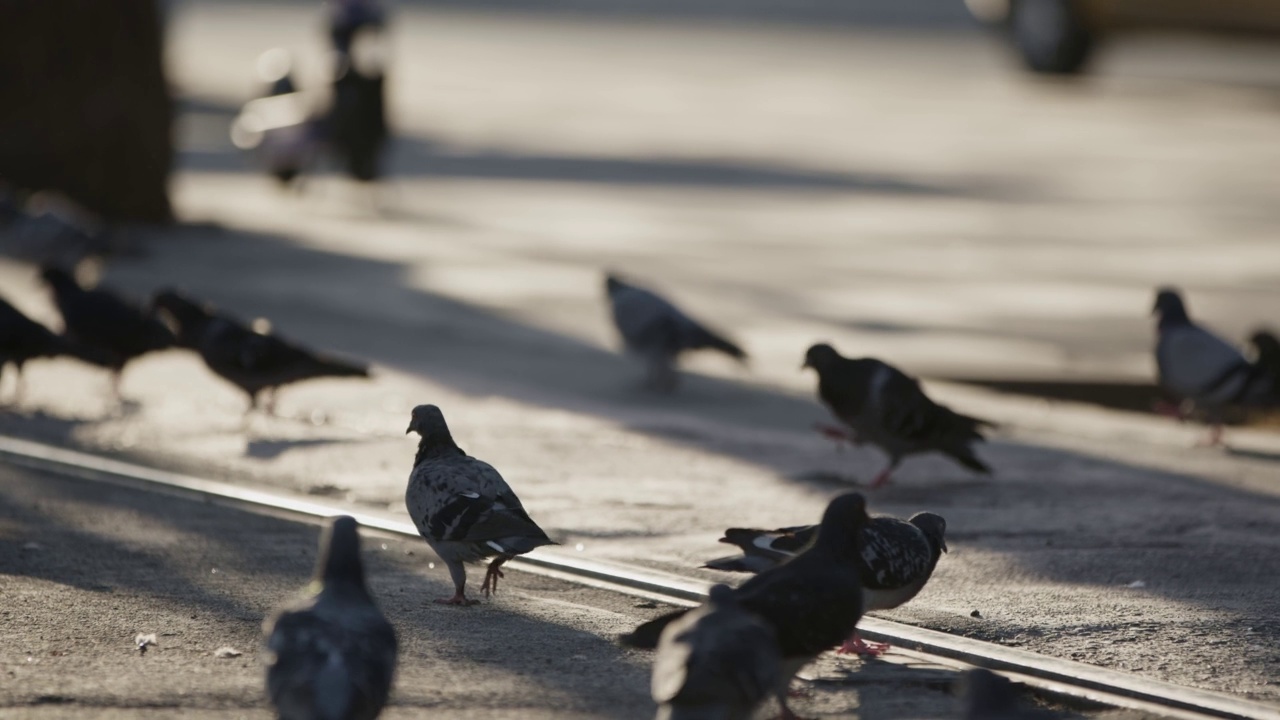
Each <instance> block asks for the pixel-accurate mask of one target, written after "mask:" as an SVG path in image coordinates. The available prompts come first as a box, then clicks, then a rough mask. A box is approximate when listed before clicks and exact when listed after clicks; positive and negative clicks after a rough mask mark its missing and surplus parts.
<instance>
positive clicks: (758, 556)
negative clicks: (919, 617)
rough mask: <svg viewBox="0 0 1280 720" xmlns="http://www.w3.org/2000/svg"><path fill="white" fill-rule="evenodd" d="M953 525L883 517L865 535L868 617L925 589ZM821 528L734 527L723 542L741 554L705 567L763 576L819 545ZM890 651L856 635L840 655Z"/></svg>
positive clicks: (932, 518)
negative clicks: (873, 612)
mask: <svg viewBox="0 0 1280 720" xmlns="http://www.w3.org/2000/svg"><path fill="white" fill-rule="evenodd" d="M946 532H947V521H946V520H944V519H943V518H942V516H940V515H936V514H934V513H931V512H921V513H916V514H915V515H912V516H911V519H909V520H900V519H898V518H895V517H889V516H885V515H880V516H876V517H873V518H871V520H870V521H869V522H868V523H867V525H866V527H865V529H863V531H862V542H863V546H862V559H861V560H862V561H861V562H860V563H859V564H858V579H859V581H860V582H861V583H862V612H864V613H867V612H871V611H874V610H892V609H893V608H896V607H899V606H901V605H904V604H905V603H906V602H907V601H909V600H911V598H913V597H915V596H916V595H917V594H919V592H920V591H921V590H922V589H924V586H925V583H927V582H929V577H930V576H931V575H933V569H934V567H936V566H937V564H938V558H940V557H942V553H944V552H946V551H947V541H946V537H945V536H946ZM817 533H818V526H817V525H803V526H797V527H788V528H779V529H777V530H754V529H745V528H729V529H728V530H726V531H725V532H724V537H722V538H720V542H722V543H729V544H731V545H737V546H738V547H739V548H741V549H742V554H741V555H731V556H729V557H723V558H718V559H715V560H712V561H710V562H708V563H707V564H706V565H704V566H703V567H707V568H711V569H713V570H723V571H726V572H750V573H760V572H763V571H765V570H768V569H770V568H773V567H776V566H778V565H781V564H782V563H784V562H786V561H788V560H790V559H791V558H793V557H795V556H796V554H797V553H799V552H801V551H802V550H804V549H805V548H806V547H808V546H809V544H810V543H812V542H813V538H814V536H815V535H817ZM888 649H889V646H888V645H886V644H882V643H868V642H866V641H864V640H863V639H862V638H861V637H859V636H858V634H857V633H856V632H855V633H854V634H853V635H851V636H850V637H849V639H848V640H846V641H845V644H844V645H842V646H841V647H840V650H839V652H842V653H857V654H860V655H880V654H882V653H884V652H885V651H886V650H888Z"/></svg>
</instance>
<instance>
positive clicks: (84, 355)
mask: <svg viewBox="0 0 1280 720" xmlns="http://www.w3.org/2000/svg"><path fill="white" fill-rule="evenodd" d="M59 356H66V357H74V358H77V359H79V360H83V361H85V362H88V363H93V364H95V365H102V366H110V365H111V364H112V362H113V360H114V358H113V356H111V355H109V354H107V353H104V352H101V351H98V350H95V349H94V348H89V347H84V346H82V345H79V344H77V343H75V342H72V341H71V340H70V339H68V338H66V337H63V336H62V335H58V334H56V333H54V332H53V331H52V330H50V329H49V328H47V327H45V326H44V325H41V324H40V323H38V322H36V321H35V320H32V319H31V318H29V317H27V316H26V315H23V314H22V313H21V312H20V311H19V310H18V309H17V308H15V307H14V306H12V305H10V304H9V303H8V302H6V301H5V300H4V299H3V298H0V377H3V375H4V368H5V366H6V365H8V364H9V363H13V366H14V368H15V369H16V370H17V374H18V375H17V376H18V385H17V390H16V391H15V395H14V400H15V401H17V400H19V399H21V397H22V390H23V382H22V366H23V365H25V364H26V362H27V361H28V360H33V359H35V358H48V357H59Z"/></svg>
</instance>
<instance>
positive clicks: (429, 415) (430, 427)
mask: <svg viewBox="0 0 1280 720" xmlns="http://www.w3.org/2000/svg"><path fill="white" fill-rule="evenodd" d="M411 432H416V433H418V434H419V435H421V436H422V437H423V438H427V437H432V436H436V435H448V434H449V425H448V424H447V423H446V422H445V421H444V413H442V412H440V408H438V407H436V406H435V405H419V406H417V407H415V408H414V409H413V415H412V416H411V417H410V419H409V429H408V430H405V431H404V434H405V435H408V434H409V433H411Z"/></svg>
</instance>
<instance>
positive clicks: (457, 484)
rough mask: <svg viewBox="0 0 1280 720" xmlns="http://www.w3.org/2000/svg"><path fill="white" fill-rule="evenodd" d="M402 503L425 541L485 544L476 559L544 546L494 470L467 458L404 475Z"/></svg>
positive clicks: (426, 464)
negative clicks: (406, 486) (406, 481)
mask: <svg viewBox="0 0 1280 720" xmlns="http://www.w3.org/2000/svg"><path fill="white" fill-rule="evenodd" d="M406 503H407V505H408V508H409V513H410V515H411V516H412V517H413V520H414V523H415V524H416V525H417V526H418V531H419V532H420V533H421V534H422V536H423V537H424V538H426V539H427V541H428V542H432V543H436V542H451V543H456V542H462V543H472V544H477V545H485V546H486V547H487V548H488V551H484V550H483V549H481V548H477V550H478V551H479V552H480V554H481V556H483V555H492V554H503V553H512V554H515V553H522V552H528V551H529V550H531V549H533V548H534V547H537V546H539V545H545V544H549V543H550V540H549V539H548V538H547V537H546V534H545V533H543V531H542V529H541V528H539V527H538V525H537V524H536V523H534V522H533V520H532V519H531V518H530V517H529V514H528V513H526V512H525V510H524V507H523V506H522V505H521V504H520V500H519V499H518V498H517V497H516V495H515V493H513V492H512V491H511V488H510V487H509V486H508V485H507V483H506V481H505V480H503V479H502V476H501V475H500V474H499V473H498V471H497V470H495V469H494V468H493V466H492V465H489V464H488V463H486V462H484V461H482V460H477V459H476V458H473V457H470V456H468V455H462V454H459V455H454V456H450V457H441V458H432V459H427V460H424V461H423V462H422V463H420V464H419V465H418V467H416V468H415V469H414V471H413V474H412V475H411V476H410V480H409V489H408V491H407V492H406ZM438 550H439V549H438Z"/></svg>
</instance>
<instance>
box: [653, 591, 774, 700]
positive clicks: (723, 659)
mask: <svg viewBox="0 0 1280 720" xmlns="http://www.w3.org/2000/svg"><path fill="white" fill-rule="evenodd" d="M781 672H782V658H781V656H780V655H779V654H778V639H777V636H776V635H775V634H774V632H773V628H771V627H769V625H768V623H766V622H764V621H763V620H761V619H760V618H758V617H756V616H755V615H752V614H751V613H750V612H748V611H746V610H744V609H743V608H742V606H741V605H739V604H738V601H737V599H736V598H735V597H734V593H733V589H732V588H730V587H729V586H728V585H716V586H715V587H713V588H711V595H710V597H709V598H708V600H707V602H706V603H705V604H704V605H703V606H702V607H700V608H698V609H696V610H693V611H692V612H689V613H688V614H686V615H684V616H683V617H681V618H679V619H677V620H675V621H673V622H672V623H671V624H670V625H668V626H667V628H666V629H665V630H663V631H662V637H661V638H660V639H659V641H658V653H657V656H656V657H655V658H654V661H653V683H652V689H653V699H654V701H656V702H657V703H658V714H657V716H656V720H750V718H751V716H752V713H753V712H754V711H755V708H756V706H758V705H759V704H760V702H761V701H762V700H764V699H765V698H766V697H767V696H769V695H770V694H771V693H773V692H774V691H775V690H776V688H777V686H778V684H779V682H780V678H779V675H780V673H781Z"/></svg>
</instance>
